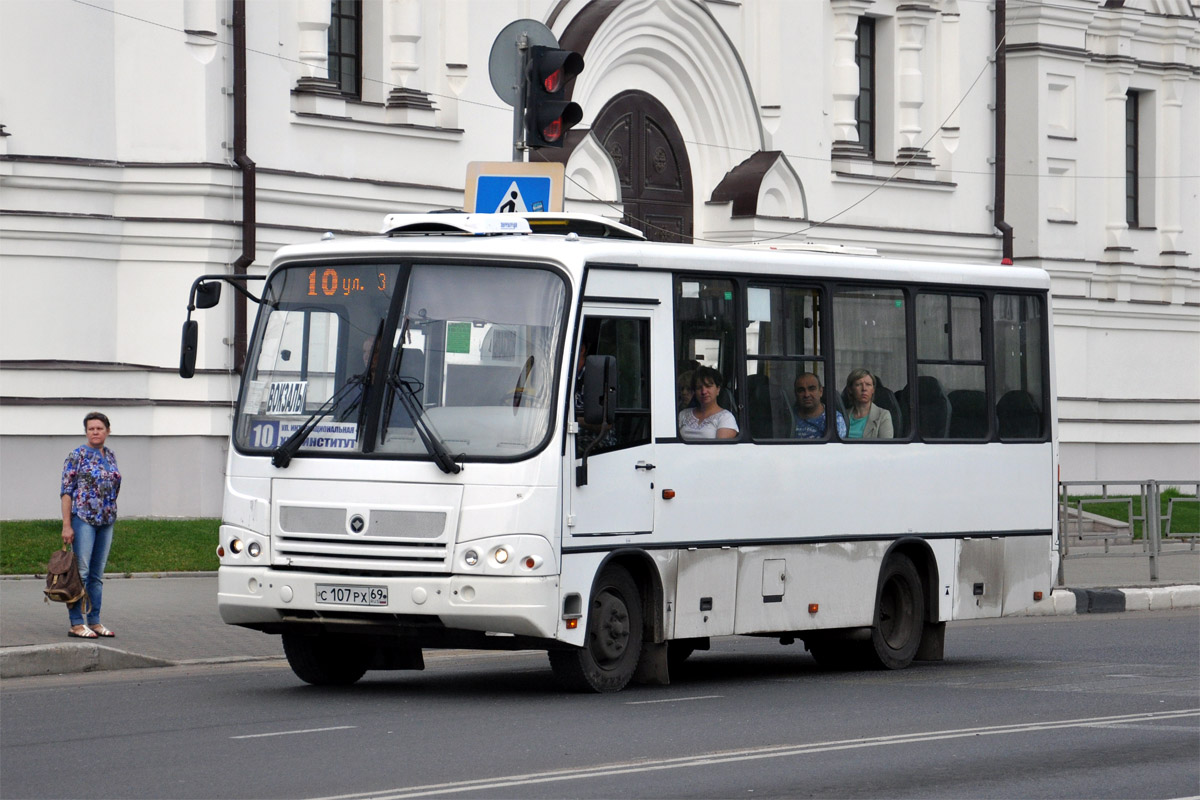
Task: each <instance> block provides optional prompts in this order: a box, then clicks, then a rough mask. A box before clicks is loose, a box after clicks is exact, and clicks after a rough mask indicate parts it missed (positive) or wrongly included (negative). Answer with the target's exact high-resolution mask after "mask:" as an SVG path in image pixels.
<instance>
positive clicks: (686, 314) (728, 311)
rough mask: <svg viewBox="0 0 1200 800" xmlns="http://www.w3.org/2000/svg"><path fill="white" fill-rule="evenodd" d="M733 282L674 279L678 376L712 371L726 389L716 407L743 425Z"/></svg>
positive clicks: (680, 402)
mask: <svg viewBox="0 0 1200 800" xmlns="http://www.w3.org/2000/svg"><path fill="white" fill-rule="evenodd" d="M735 298H736V294H735V291H734V284H733V281H731V280H729V279H727V278H712V277H707V276H698V277H682V276H681V277H676V279H675V298H674V299H675V348H676V352H675V367H676V369H675V375H676V380H677V381H678V380H679V379H681V378H682V379H684V380H685V382H686V380H687V373H689V372H691V371H694V370H695V369H696V368H697V367H711V368H713V369H715V370H716V371H717V372H719V373H720V374H721V378H722V380H723V385H722V388H721V392H720V394H719V395H718V397H717V404H718V405H719V406H721V407H722V408H724V409H726V410H727V411H730V412H732V413H733V415H734V417H736V418H737V419H738V424H739V426H740V425H741V424H742V420H741V410H740V409H739V408H738V404H737V401H736V398H737V392H738V368H737V352H736V347H735V339H734V337H735V336H736V333H737V305H736V299H735ZM688 395H689V393H688V392H686V391H679V392H678V393H677V399H676V409H675V413H676V414H677V415H678V413H679V412H680V411H682V410H683V409H684V408H686V407H687V406H688V403H689V402H690V400H689V397H688Z"/></svg>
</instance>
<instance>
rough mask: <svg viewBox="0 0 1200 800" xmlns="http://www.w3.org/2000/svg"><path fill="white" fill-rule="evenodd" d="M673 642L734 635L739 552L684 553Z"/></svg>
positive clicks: (676, 596) (698, 551)
mask: <svg viewBox="0 0 1200 800" xmlns="http://www.w3.org/2000/svg"><path fill="white" fill-rule="evenodd" d="M678 552H679V571H678V578H677V582H676V587H675V615H674V616H675V627H674V633H673V634H672V638H674V639H685V638H689V637H694V636H728V635H729V634H731V633H733V632H734V619H735V611H736V609H735V606H734V604H735V603H740V598H738V596H737V586H738V552H737V550H734V549H732V548H723V549H708V550H680V551H678Z"/></svg>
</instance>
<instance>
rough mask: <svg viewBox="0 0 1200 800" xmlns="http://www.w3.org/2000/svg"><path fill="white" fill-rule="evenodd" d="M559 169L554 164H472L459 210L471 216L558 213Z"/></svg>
mask: <svg viewBox="0 0 1200 800" xmlns="http://www.w3.org/2000/svg"><path fill="white" fill-rule="evenodd" d="M563 173H564V170H563V165H562V164H559V163H556V162H539V163H532V164H531V163H525V162H507V161H472V162H471V163H470V164H469V165H468V166H467V184H466V190H465V192H464V198H463V200H464V202H463V210H464V211H467V212H471V213H475V214H519V213H524V212H527V211H562V201H563Z"/></svg>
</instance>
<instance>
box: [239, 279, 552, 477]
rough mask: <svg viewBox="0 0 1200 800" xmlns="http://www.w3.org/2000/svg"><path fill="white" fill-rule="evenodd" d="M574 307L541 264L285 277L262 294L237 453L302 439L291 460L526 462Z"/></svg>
mask: <svg viewBox="0 0 1200 800" xmlns="http://www.w3.org/2000/svg"><path fill="white" fill-rule="evenodd" d="M566 298H567V292H566V286H565V283H564V281H563V279H562V278H561V277H560V276H559V275H557V274H556V273H555V272H552V271H550V270H548V269H541V268H529V267H514V266H467V265H462V264H437V263H389V264H381V263H363V264H345V263H339V264H337V265H332V266H331V265H326V264H321V265H316V266H314V265H313V264H304V265H293V266H286V267H283V268H281V269H279V270H277V271H276V272H275V273H273V274H272V276H271V278H270V280H269V281H268V284H267V286H266V287H265V289H264V306H263V311H262V313H261V315H260V318H259V321H258V327H257V329H256V332H255V338H254V341H253V343H252V347H251V356H250V359H249V361H248V363H247V374H246V379H245V383H244V388H243V391H242V396H241V401H240V403H241V404H240V407H239V416H238V422H237V424H236V426H235V444H236V445H237V447H238V449H239V450H242V451H245V452H264V451H265V452H268V453H269V452H272V451H274V450H275V449H276V448H278V447H279V446H280V445H281V444H283V443H284V442H286V441H287V440H288V439H289V437H292V436H293V435H294V434H295V435H296V436H297V437H303V442H302V443H301V442H300V441H299V440H298V439H297V440H296V441H294V442H293V444H295V445H298V447H295V448H294V454H295V455H300V456H304V455H341V456H355V455H362V454H368V453H370V454H373V455H375V456H379V455H383V456H391V457H395V458H420V459H431V458H432V459H433V460H435V461H436V462H437V463H438V464H439V466H442V467H443V468H445V464H446V463H448V462H449V461H450V460H451V459H452V460H453V461H459V460H462V459H467V460H492V459H500V460H508V459H514V458H519V457H521V456H523V455H525V454H527V453H529V452H530V451H531V450H533V449H534V448H536V447H538V446H539V445H540V444H541V443H542V442H543V441H544V440H545V439H546V437H547V436H548V435H549V429H550V420H551V419H552V399H553V391H552V388H553V386H554V383H555V376H556V370H555V365H556V364H557V363H558V359H559V350H560V347H561V344H562V338H563V336H562V334H563V323H564V320H565V313H566V306H567V300H566ZM298 430H302V432H301V433H299V434H297V433H296V432H297V431H298ZM285 463H286V462H285Z"/></svg>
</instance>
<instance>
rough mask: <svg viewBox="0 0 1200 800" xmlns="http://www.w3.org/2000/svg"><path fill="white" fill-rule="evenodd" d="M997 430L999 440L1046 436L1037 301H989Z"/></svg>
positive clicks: (1002, 297) (1009, 296) (1040, 321)
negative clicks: (993, 354)
mask: <svg viewBox="0 0 1200 800" xmlns="http://www.w3.org/2000/svg"><path fill="white" fill-rule="evenodd" d="M992 326H993V327H992V330H993V333H992V344H993V347H994V351H995V357H994V358H995V360H994V362H993V363H994V367H993V369H994V370H995V382H996V427H997V429H998V432H999V434H1000V438H1001V439H1041V438H1043V437H1044V436H1045V434H1044V431H1045V422H1044V421H1045V413H1044V408H1045V405H1044V399H1043V398H1044V394H1045V393H1044V391H1043V387H1044V384H1043V380H1042V350H1043V347H1044V342H1043V341H1042V326H1043V319H1042V306H1041V302H1040V300H1039V299H1038V298H1036V297H1031V296H1021V295H1013V294H997V295H996V296H995V297H994V298H993V300H992Z"/></svg>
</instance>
